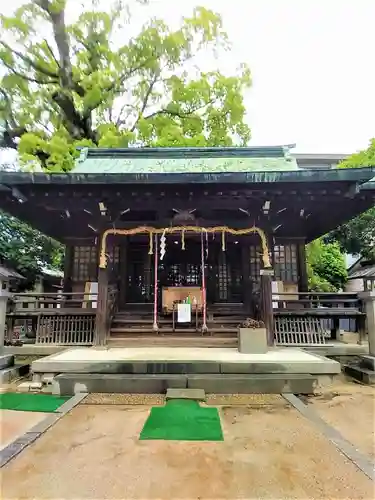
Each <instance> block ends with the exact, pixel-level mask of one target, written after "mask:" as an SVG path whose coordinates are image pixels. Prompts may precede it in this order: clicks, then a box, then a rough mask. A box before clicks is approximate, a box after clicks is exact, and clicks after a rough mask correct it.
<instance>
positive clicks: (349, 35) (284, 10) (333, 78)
mask: <svg viewBox="0 0 375 500" xmlns="http://www.w3.org/2000/svg"><path fill="white" fill-rule="evenodd" d="M102 1H103V5H105V4H107V1H108V0H102ZM3 2H4V3H3ZM20 3H22V1H20V0H13V1H12V2H11V4H10V5H11V6H12V7H10V6H9V4H6V5H4V4H5V0H0V10H1V11H2V12H4V13H7V14H8V13H9V9H10V8H14V7H15V6H17V5H19V4H20ZM80 3H81V2H80V1H79V0H70V15H73V14H74V13H75V11H76V10H77V11H78V10H79V5H80ZM197 5H203V6H205V7H207V8H210V9H212V10H214V11H215V12H218V13H220V14H221V15H222V18H223V22H224V27H225V29H226V31H227V32H228V35H229V39H230V40H231V42H232V49H231V51H230V52H229V53H228V52H227V53H225V52H224V53H220V55H219V57H218V58H217V59H216V60H214V59H213V58H212V57H211V56H207V55H201V56H200V57H199V65H200V67H201V69H202V70H205V69H206V68H212V67H213V66H215V67H217V68H218V69H220V70H222V71H223V72H225V73H231V72H233V70H234V69H235V68H236V67H237V66H238V65H239V64H240V63H241V62H245V63H247V64H248V65H249V66H250V68H251V71H252V77H253V86H252V88H251V90H249V91H248V92H247V94H246V96H245V103H246V107H247V121H248V123H249V125H250V126H251V129H252V139H251V144H250V145H277V144H296V150H295V151H296V152H300V153H301V152H303V153H351V152H354V151H357V150H359V149H362V148H365V147H366V146H367V145H368V142H369V139H370V138H371V137H375V64H374V47H375V44H374V38H375V35H374V27H375V0H230V1H228V0H180V1H179V2H177V1H176V0H150V5H149V6H148V7H147V10H146V9H145V8H142V9H136V10H135V11H133V22H132V29H135V30H136V29H137V27H138V25H139V26H141V24H142V22H143V21H145V15H146V12H147V16H158V17H161V18H163V19H164V20H165V21H167V22H168V23H171V24H174V23H176V22H177V21H178V19H180V18H181V16H183V15H189V14H190V13H191V11H192V9H193V8H194V7H195V6H197Z"/></svg>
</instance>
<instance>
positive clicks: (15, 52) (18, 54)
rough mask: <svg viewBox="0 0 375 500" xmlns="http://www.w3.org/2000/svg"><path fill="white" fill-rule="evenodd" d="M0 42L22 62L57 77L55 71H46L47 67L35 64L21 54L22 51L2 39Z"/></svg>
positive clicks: (40, 71) (47, 74) (51, 76)
mask: <svg viewBox="0 0 375 500" xmlns="http://www.w3.org/2000/svg"><path fill="white" fill-rule="evenodd" d="M0 44H1V45H3V47H5V48H6V49H7V50H10V51H11V52H12V54H15V55H16V56H17V57H19V58H20V59H22V61H23V62H25V63H27V64H29V66H31V67H32V68H33V69H34V70H35V71H39V73H43V74H44V75H46V76H49V77H50V78H58V77H59V75H58V74H57V73H53V72H52V71H48V69H46V68H43V66H40V65H39V64H37V63H36V62H35V61H33V60H32V59H30V58H29V57H27V56H25V55H24V54H22V52H18V50H15V49H12V47H11V46H10V45H8V44H7V43H6V42H4V41H3V40H0Z"/></svg>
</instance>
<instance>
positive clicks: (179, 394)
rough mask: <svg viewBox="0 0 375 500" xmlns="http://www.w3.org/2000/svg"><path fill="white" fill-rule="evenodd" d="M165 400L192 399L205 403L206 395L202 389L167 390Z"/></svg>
mask: <svg viewBox="0 0 375 500" xmlns="http://www.w3.org/2000/svg"><path fill="white" fill-rule="evenodd" d="M166 399H167V400H169V399H193V400H195V401H205V400H206V393H205V392H204V390H203V389H168V390H167V395H166Z"/></svg>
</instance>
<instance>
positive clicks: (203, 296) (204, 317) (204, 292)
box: [201, 233, 208, 332]
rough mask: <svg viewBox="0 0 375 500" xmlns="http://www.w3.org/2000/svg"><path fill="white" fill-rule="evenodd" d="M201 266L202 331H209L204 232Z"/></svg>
mask: <svg viewBox="0 0 375 500" xmlns="http://www.w3.org/2000/svg"><path fill="white" fill-rule="evenodd" d="M201 266H202V301H203V324H202V332H207V331H208V328H207V290H206V276H205V269H204V243H203V233H201Z"/></svg>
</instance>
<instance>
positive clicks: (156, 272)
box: [151, 234, 159, 332]
mask: <svg viewBox="0 0 375 500" xmlns="http://www.w3.org/2000/svg"><path fill="white" fill-rule="evenodd" d="M151 238H152V235H151ZM158 251H159V250H158V235H157V234H155V244H154V320H153V325H152V329H153V330H154V331H155V332H157V331H158V330H159V326H158Z"/></svg>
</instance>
